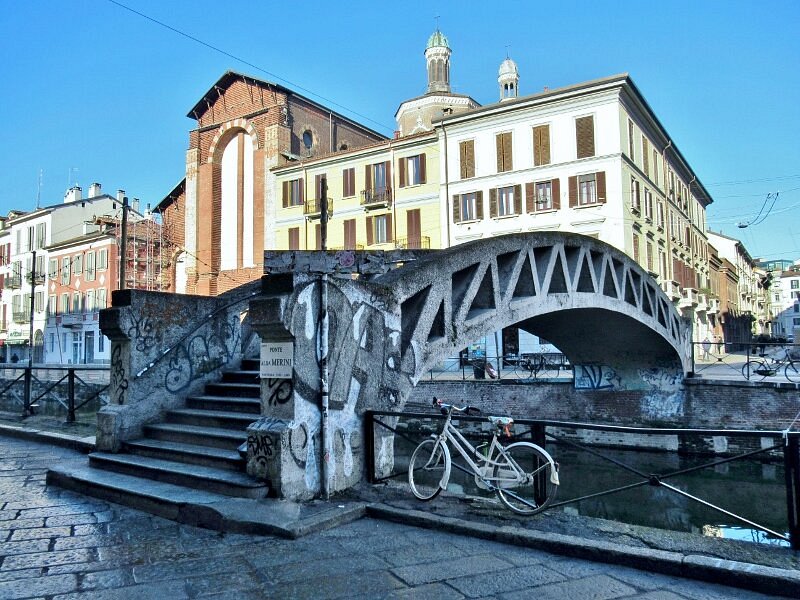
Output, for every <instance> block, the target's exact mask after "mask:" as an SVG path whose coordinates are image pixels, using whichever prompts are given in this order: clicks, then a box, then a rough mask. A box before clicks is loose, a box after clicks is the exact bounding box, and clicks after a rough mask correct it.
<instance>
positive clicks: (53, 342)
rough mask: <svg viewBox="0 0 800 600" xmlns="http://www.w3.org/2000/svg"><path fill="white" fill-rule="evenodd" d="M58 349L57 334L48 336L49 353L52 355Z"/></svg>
mask: <svg viewBox="0 0 800 600" xmlns="http://www.w3.org/2000/svg"><path fill="white" fill-rule="evenodd" d="M55 348H56V334H55V333H50V334H48V336H47V351H48V352H49V353H50V354H52V353H53V352H54V351H55Z"/></svg>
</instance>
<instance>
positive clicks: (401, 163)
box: [397, 158, 407, 188]
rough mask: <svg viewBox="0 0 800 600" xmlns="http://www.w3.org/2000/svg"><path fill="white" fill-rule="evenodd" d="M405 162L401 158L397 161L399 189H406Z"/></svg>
mask: <svg viewBox="0 0 800 600" xmlns="http://www.w3.org/2000/svg"><path fill="white" fill-rule="evenodd" d="M406 160H407V159H405V158H401V159H400V160H398V161H397V163H398V167H399V171H400V187H401V188H404V187H406Z"/></svg>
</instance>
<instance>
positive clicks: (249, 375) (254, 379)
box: [222, 370, 260, 385]
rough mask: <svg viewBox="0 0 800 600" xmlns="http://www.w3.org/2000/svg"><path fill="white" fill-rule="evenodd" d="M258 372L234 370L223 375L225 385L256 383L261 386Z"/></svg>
mask: <svg viewBox="0 0 800 600" xmlns="http://www.w3.org/2000/svg"><path fill="white" fill-rule="evenodd" d="M258 375H259V372H258V371H245V370H234V371H224V372H223V373H222V382H223V383H255V384H257V385H258V384H259V383H260V381H259V376H258Z"/></svg>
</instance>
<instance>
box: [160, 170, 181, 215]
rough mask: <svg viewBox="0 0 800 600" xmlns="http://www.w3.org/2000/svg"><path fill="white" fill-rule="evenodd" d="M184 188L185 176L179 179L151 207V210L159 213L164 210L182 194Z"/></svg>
mask: <svg viewBox="0 0 800 600" xmlns="http://www.w3.org/2000/svg"><path fill="white" fill-rule="evenodd" d="M184 190H186V177H184V178H183V179H181V180H180V181H179V182H178V183H177V184H176V185H175V187H174V188H172V190H171V191H170V192H169V194H167V195H166V196H164V198H162V199H161V201H160V202H159V203H158V204H156V205H155V207H154V208H153V212H157V213H159V214H161V213H162V212H163V211H164V210H166V208H167V206H169V205H170V204H172V203H173V202H174V201H175V200H177V199H178V197H179V196H180V195H181V194H183V192H184Z"/></svg>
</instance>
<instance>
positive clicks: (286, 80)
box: [108, 0, 394, 131]
mask: <svg viewBox="0 0 800 600" xmlns="http://www.w3.org/2000/svg"><path fill="white" fill-rule="evenodd" d="M108 2H110V3H111V4H114V5H116V6H119V7H120V8H124V9H125V10H127V11H129V12H132V13H133V14H135V15H138V16H140V17H142V18H143V19H147V20H148V21H151V22H152V23H155V24H156V25H159V26H161V27H164V28H165V29H169V30H170V31H172V32H173V33H177V34H178V35H180V36H183V37H185V38H186V39H189V40H191V41H193V42H195V43H197V44H200V45H201V46H205V47H206V48H209V49H210V50H213V51H214V52H218V53H219V54H222V55H223V56H227V57H228V58H232V59H233V60H235V61H237V62H240V63H242V64H244V65H247V66H248V67H251V68H253V69H255V70H257V71H259V72H261V73H264V74H265V75H267V76H269V77H272V78H273V79H277V80H278V81H282V82H284V83H285V84H287V85H288V86H291V87H292V88H294V89H296V90H300V91H302V92H305V93H306V94H309V95H311V96H315V97H317V98H319V99H320V100H322V101H323V102H326V103H328V104H331V105H333V106H336V107H338V108H340V109H342V110H344V111H347V112H349V113H350V114H352V115H355V116H357V117H359V118H360V119H364V120H365V121H369V122H370V123H374V124H375V125H377V126H378V127H380V128H381V129H386V130H389V131H394V127H387V126H386V125H385V124H384V123H380V122H378V121H376V120H375V119H372V118H370V117H368V116H366V115H363V114H361V113H359V112H357V111H355V110H353V109H351V108H348V107H346V106H344V105H343V104H339V103H338V102H336V101H334V100H331V99H330V98H326V97H325V96H323V95H321V94H317V93H316V92H314V91H313V90H310V89H308V88H305V87H303V86H301V85H297V84H296V83H292V82H291V81H289V80H288V79H286V78H284V77H281V76H280V75H276V74H275V73H272V72H270V71H267V70H266V69H263V68H261V67H259V66H258V65H256V64H254V63H251V62H250V61H248V60H245V59H244V58H241V57H239V56H236V55H235V54H231V53H230V52H228V51H226V50H223V49H222V48H219V47H217V46H214V45H213V44H210V43H208V42H206V41H204V40H201V39H200V38H198V37H195V36H193V35H191V34H189V33H186V32H185V31H182V30H180V29H178V28H176V27H173V26H172V25H168V24H167V23H164V22H163V21H159V20H158V19H155V18H153V17H151V16H149V15H146V14H144V13H143V12H139V11H138V10H136V9H134V8H131V7H130V6H127V5H125V4H123V3H122V2H118V1H117V0H108Z"/></svg>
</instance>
